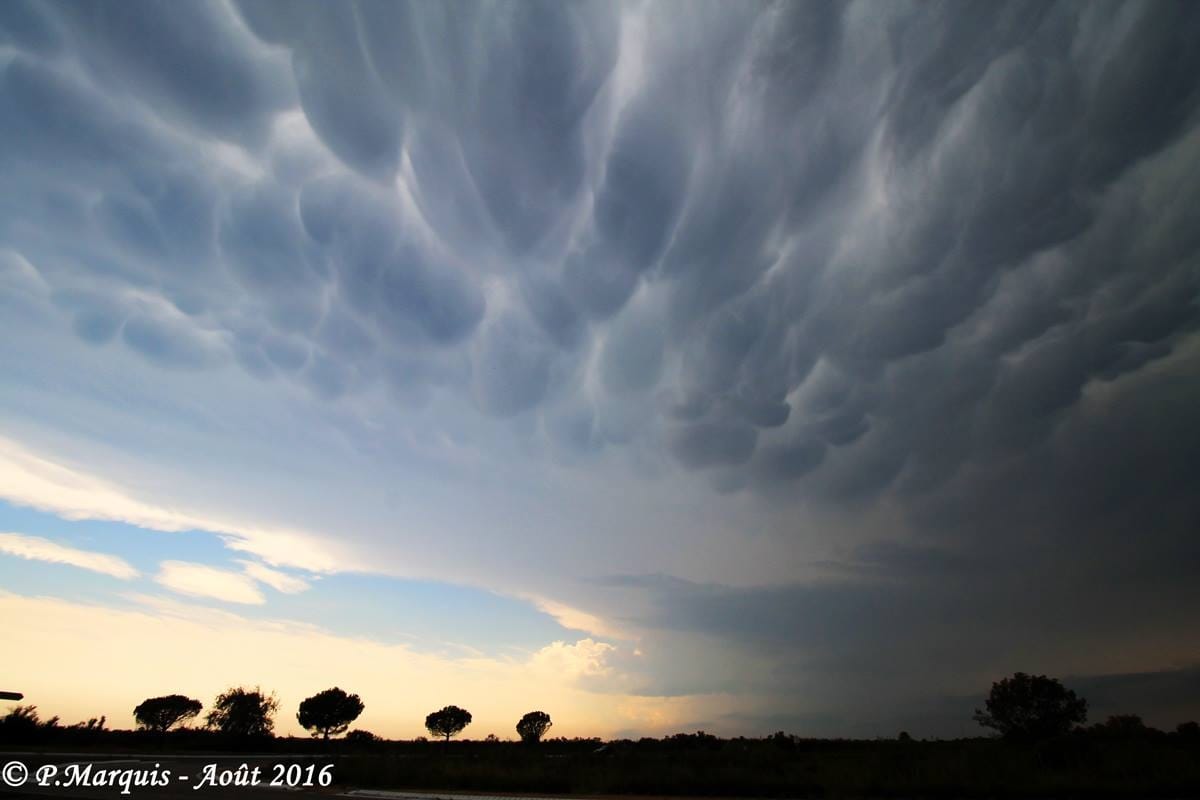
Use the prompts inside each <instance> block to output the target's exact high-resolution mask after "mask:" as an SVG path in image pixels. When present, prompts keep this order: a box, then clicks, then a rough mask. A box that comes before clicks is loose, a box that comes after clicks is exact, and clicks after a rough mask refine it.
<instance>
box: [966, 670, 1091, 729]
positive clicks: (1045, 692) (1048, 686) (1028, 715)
mask: <svg viewBox="0 0 1200 800" xmlns="http://www.w3.org/2000/svg"><path fill="white" fill-rule="evenodd" d="M1086 720H1087V701H1086V700H1084V699H1083V698H1081V697H1077V696H1076V695H1075V692H1073V691H1071V690H1070V689H1067V688H1066V687H1065V686H1063V685H1062V684H1061V683H1059V682H1058V681H1057V680H1055V679H1053V678H1047V677H1046V676H1045V675H1026V674H1025V673H1024V672H1018V673H1016V674H1014V675H1013V676H1012V677H1011V678H1005V679H1003V680H1001V681H997V682H996V683H993V684H992V690H991V691H990V692H989V693H988V699H987V712H986V713H985V712H983V711H980V710H979V709H975V721H976V722H978V723H979V724H980V725H982V726H984V727H985V728H992V729H994V730H997V731H999V732H1000V733H1001V734H1003V735H1004V736H1006V737H1009V738H1023V739H1024V738H1032V739H1039V738H1045V737H1050V736H1057V735H1059V734H1062V733H1066V732H1067V731H1069V730H1071V727H1072V726H1073V725H1077V724H1081V723H1083V722H1084V721H1086Z"/></svg>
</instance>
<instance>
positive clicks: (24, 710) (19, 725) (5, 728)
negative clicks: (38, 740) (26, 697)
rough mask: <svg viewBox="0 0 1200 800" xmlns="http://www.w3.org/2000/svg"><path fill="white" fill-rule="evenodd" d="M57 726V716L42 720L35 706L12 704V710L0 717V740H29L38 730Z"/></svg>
mask: <svg viewBox="0 0 1200 800" xmlns="http://www.w3.org/2000/svg"><path fill="white" fill-rule="evenodd" d="M57 727H58V717H51V718H50V719H48V720H45V721H43V720H42V718H41V717H40V716H38V712H37V706H13V708H12V710H10V711H9V712H8V713H7V714H5V715H4V716H3V717H0V741H7V742H23V741H29V740H32V739H33V738H34V737H36V736H37V734H38V733H39V732H40V731H42V730H49V729H51V728H57Z"/></svg>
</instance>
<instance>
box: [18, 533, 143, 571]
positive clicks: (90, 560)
mask: <svg viewBox="0 0 1200 800" xmlns="http://www.w3.org/2000/svg"><path fill="white" fill-rule="evenodd" d="M0 553H5V554H7V555H10V556H17V557H18V558H27V559H29V560H31V561H47V562H50V563H51V564H69V565H71V566H72V567H79V568H80V569H87V570H91V571H92V572H99V573H100V574H102V575H111V576H112V577H114V578H120V579H122V580H130V579H131V578H136V577H137V576H138V574H139V573H138V571H137V570H136V569H134V568H133V566H131V565H130V564H129V563H128V562H127V561H125V560H124V559H122V558H118V557H116V556H112V555H108V554H107V553H97V552H94V551H92V550H80V549H78V548H75V547H67V546H65V545H61V544H58V543H57V542H52V541H50V540H49V539H43V538H42V537H40V536H26V535H25V534H22V533H0Z"/></svg>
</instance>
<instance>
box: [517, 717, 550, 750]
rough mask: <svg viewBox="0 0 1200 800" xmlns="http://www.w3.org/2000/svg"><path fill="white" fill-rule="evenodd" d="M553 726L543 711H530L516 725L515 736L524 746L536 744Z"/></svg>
mask: <svg viewBox="0 0 1200 800" xmlns="http://www.w3.org/2000/svg"><path fill="white" fill-rule="evenodd" d="M553 724H554V723H553V722H551V721H550V715H549V714H547V713H546V712H545V711H530V712H529V713H528V714H526V715H525V716H523V717H521V721H520V722H518V723H517V734H518V735H519V736H520V737H521V741H522V742H525V744H537V743H538V742H540V741H541V740H542V737H543V736H545V735H546V731H548V730H550V726H552V725H553Z"/></svg>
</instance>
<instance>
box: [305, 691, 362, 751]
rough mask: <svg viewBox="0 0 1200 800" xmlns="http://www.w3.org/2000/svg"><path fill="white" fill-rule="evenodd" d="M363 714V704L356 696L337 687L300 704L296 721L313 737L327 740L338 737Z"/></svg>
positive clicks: (319, 693)
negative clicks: (321, 737)
mask: <svg viewBox="0 0 1200 800" xmlns="http://www.w3.org/2000/svg"><path fill="white" fill-rule="evenodd" d="M362 712H363V702H362V700H360V699H358V695H356V694H346V693H345V692H343V691H342V690H341V689H339V688H338V687H336V686H335V687H333V688H332V689H326V690H325V691H323V692H318V693H317V694H314V695H313V696H312V697H310V698H308V699H307V700H305V701H304V702H302V703H301V704H300V710H299V711H298V712H297V713H296V721H297V722H299V723H300V724H301V725H302V726H303V727H304V728H306V729H307V730H309V731H310V732H311V733H312V735H313V736H317V735H320V736H323V737H324V738H326V739H328V738H329V736H330V734H332V735H334V736H339V735H341V734H343V733H345V732H346V729H347V728H349V727H350V723H351V722H354V720H356V719H358V715H359V714H361V713H362Z"/></svg>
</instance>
